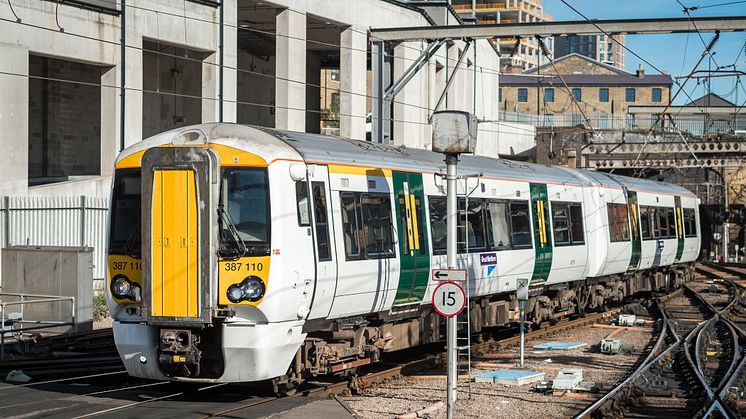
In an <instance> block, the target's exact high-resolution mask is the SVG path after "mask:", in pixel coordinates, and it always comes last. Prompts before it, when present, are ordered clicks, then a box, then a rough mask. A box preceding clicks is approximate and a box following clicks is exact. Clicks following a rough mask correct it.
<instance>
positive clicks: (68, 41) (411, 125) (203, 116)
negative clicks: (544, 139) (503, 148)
mask: <svg viewBox="0 0 746 419" xmlns="http://www.w3.org/2000/svg"><path fill="white" fill-rule="evenodd" d="M222 1H223V5H222V7H223V10H222V13H223V15H224V24H223V25H222V26H221V25H220V16H221V5H220V2H218V1H211V0H186V1H184V0H178V1H177V0H147V1H146V0H127V1H126V9H125V11H126V13H125V16H124V18H123V16H122V10H120V9H119V8H120V5H121V4H122V2H121V1H115V0H68V1H65V2H57V1H52V0H13V1H12V2H10V4H9V5H8V6H10V7H0V33H2V34H3V37H2V39H0V54H1V56H2V57H3V59H2V60H0V99H1V100H0V133H2V134H0V143H2V146H3V149H4V150H5V152H4V153H3V155H2V156H1V157H0V167H2V169H0V170H1V172H0V173H2V177H1V179H2V180H0V195H27V194H29V195H76V196H77V195H87V196H107V195H108V192H109V183H110V176H111V173H112V166H113V161H114V159H115V157H116V154H117V152H118V151H119V149H120V147H121V146H130V145H132V144H135V143H136V142H138V141H141V140H142V139H143V138H146V137H147V136H149V135H152V134H154V133H157V132H160V131H163V130H167V129H171V128H175V127H179V126H184V125H189V124H195V123H201V122H210V121H218V120H220V119H221V114H222V120H223V121H225V122H239V123H247V124H256V125H261V126H266V127H275V128H279V129H287V130H296V131H306V132H320V131H321V127H322V124H321V120H322V115H324V111H323V109H322V102H323V101H324V100H325V96H324V95H322V92H321V89H322V86H323V83H325V81H323V82H322V77H324V75H325V74H327V73H328V74H332V71H333V72H334V74H335V78H337V79H338V80H334V82H335V83H337V82H338V85H339V87H338V89H336V91H337V92H338V98H335V99H332V97H331V93H330V97H329V100H328V102H329V103H330V104H331V102H332V101H333V100H335V101H338V105H335V106H338V109H339V111H338V126H339V128H338V129H339V135H340V136H344V137H350V138H355V139H361V140H363V139H365V138H366V133H367V131H368V128H367V127H366V125H367V124H366V116H367V114H368V109H369V108H370V105H369V104H370V100H371V87H370V83H369V82H368V80H369V77H368V73H369V71H370V69H371V64H370V61H371V57H370V55H371V47H370V39H369V34H368V29H369V28H384V27H399V26H428V25H433V24H438V23H441V24H448V23H450V24H454V23H455V22H459V18H458V16H457V15H456V13H455V12H454V11H453V10H452V9H451V8H450V7H448V6H447V3H445V2H441V3H443V4H439V3H438V2H429V5H428V7H416V6H413V5H410V4H407V3H400V2H397V1H393V0H356V1H355V3H354V7H350V3H349V2H347V1H344V0H328V1H321V2H315V1H306V0H273V1H272V2H267V1H263V0H222ZM521 4H525V5H528V4H531V3H530V2H521ZM521 7H528V6H521ZM521 15H523V12H521ZM123 21H124V29H125V30H124V32H125V45H126V46H125V48H124V50H125V54H124V56H122V54H121V42H120V29H121V27H122V22H123ZM221 37H222V38H223V39H224V42H223V44H222V45H221ZM426 45H427V43H426V42H424V41H422V42H406V43H402V44H398V45H392V46H391V48H390V50H389V51H387V55H386V63H387V65H388V67H387V70H386V71H387V72H388V73H389V74H390V75H391V79H392V80H393V81H395V80H396V79H397V78H398V77H399V76H400V75H401V74H402V73H404V71H405V70H406V69H407V68H408V67H409V66H410V65H411V63H412V62H413V61H414V60H415V59H416V58H417V57H418V56H419V55H420V53H421V52H422V51H423V50H424V49H425V47H426ZM464 49H465V44H464V42H462V41H453V42H448V43H447V44H446V45H444V47H442V48H441V49H440V50H439V51H438V52H437V53H436V54H435V56H433V57H432V58H431V59H430V60H429V62H428V63H427V65H426V66H424V67H423V68H422V69H421V70H420V71H419V72H418V73H417V75H416V76H415V77H414V78H413V79H412V80H411V81H410V82H409V83H408V84H407V85H406V86H405V87H404V89H403V90H402V91H401V92H399V94H398V95H397V96H396V98H395V101H394V103H393V105H392V108H393V109H392V112H393V114H392V120H393V129H392V133H391V135H390V137H389V138H390V142H392V143H393V144H397V145H406V146H407V147H419V148H427V147H430V141H431V140H430V134H431V133H430V125H429V123H428V117H429V115H430V114H431V113H432V111H433V108H434V106H435V103H436V102H437V100H438V99H439V97H440V94H441V92H442V91H443V89H444V87H445V84H446V80H447V79H448V78H449V77H451V76H453V73H454V72H453V67H454V65H455V63H456V61H457V59H458V56H459V55H460V53H461V52H462V51H464ZM221 56H222V66H221V65H220V63H221ZM499 65H500V58H499V56H498V54H497V53H496V51H495V48H494V46H493V45H491V44H490V43H489V42H488V41H486V40H482V41H477V42H476V43H475V46H474V47H473V48H471V49H470V50H469V54H468V57H467V59H466V60H465V62H464V65H463V68H461V69H460V70H459V72H458V73H456V75H455V79H454V82H453V83H452V85H451V88H450V90H449V91H448V94H447V99H446V101H445V104H444V106H442V107H441V109H444V108H448V109H455V110H467V111H470V112H473V113H475V114H476V115H477V116H478V117H479V118H480V119H482V120H485V121H496V120H497V119H498V118H497V109H498V106H497V105H498V103H497V96H498V95H497V86H498V71H499ZM221 72H222V78H221ZM122 75H123V76H124V80H123V79H122ZM330 77H331V76H330ZM123 81H124V87H123V89H121V90H120V88H121V87H122V82H123ZM329 83H331V81H329ZM325 90H327V89H325ZM122 93H123V102H121V103H123V104H124V106H123V107H122V106H121V105H120V99H122V95H121V94H122ZM322 96H324V99H322ZM531 129H532V127H528V128H523V129H522V130H509V131H508V132H509V133H508V134H506V131H502V132H501V131H500V126H499V125H498V124H495V123H494V122H489V123H485V124H481V125H480V129H479V135H480V138H479V146H478V147H479V150H478V152H479V153H480V154H483V155H489V156H495V157H496V156H497V155H498V150H499V149H500V143H501V141H502V142H504V143H511V144H512V143H516V144H527V146H526V148H528V147H530V146H531V144H532V143H533V134H529V133H528V131H530V130H531ZM121 132H123V133H124V136H123V137H120V133H121ZM519 133H520V134H519Z"/></svg>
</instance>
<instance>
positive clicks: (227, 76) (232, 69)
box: [222, 0, 238, 122]
mask: <svg viewBox="0 0 746 419" xmlns="http://www.w3.org/2000/svg"><path fill="white" fill-rule="evenodd" d="M222 2H223V7H224V8H225V9H224V19H225V26H224V29H223V36H224V40H225V41H224V43H225V46H224V48H223V64H224V66H225V69H224V70H223V95H224V101H223V122H236V117H237V114H238V109H237V108H238V106H237V104H236V100H237V92H238V72H237V71H236V68H238V29H237V26H238V5H237V4H236V3H237V0H222Z"/></svg>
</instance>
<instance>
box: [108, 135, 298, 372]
mask: <svg viewBox="0 0 746 419" xmlns="http://www.w3.org/2000/svg"><path fill="white" fill-rule="evenodd" d="M216 130H217V131H219V132H215V131H216ZM244 130H245V128H244ZM244 132H245V131H244ZM255 136H258V141H257V142H256V143H252V142H250V141H248V140H246V139H245V138H242V137H241V129H240V128H239V127H237V126H231V125H203V126H199V127H196V128H193V129H183V130H176V131H170V132H166V133H163V134H160V135H157V136H155V137H153V138H150V139H148V140H145V141H143V142H141V143H139V144H137V145H135V146H133V147H130V148H129V149H127V150H125V151H124V152H122V153H121V155H120V156H119V158H118V159H117V162H116V171H115V176H114V180H113V186H112V200H111V208H110V210H111V211H110V229H109V235H110V236H109V249H108V271H109V278H108V279H109V282H108V284H109V286H108V290H109V295H108V297H109V309H110V311H111V313H112V317H113V319H114V325H113V329H114V336H115V341H116V346H117V349H118V350H119V353H120V355H121V357H122V360H123V362H124V364H125V367H126V368H127V371H128V372H129V373H130V374H131V375H133V376H138V377H146V378H154V379H171V380H185V381H186V380H198V381H208V382H210V381H219V382H236V381H256V380H263V379H268V378H273V377H278V376H281V375H283V374H284V373H285V372H286V371H287V369H288V365H289V364H290V363H291V361H292V359H293V357H294V355H295V353H296V352H297V350H298V347H299V346H300V344H301V343H302V342H303V339H304V337H305V335H304V334H303V333H302V330H301V329H302V320H301V319H302V318H303V315H304V314H306V313H305V312H304V311H303V310H302V307H303V305H304V301H303V299H304V292H306V294H307V290H304V289H303V288H302V287H299V284H298V283H297V282H294V281H293V279H292V278H291V277H289V276H288V273H287V271H285V272H283V270H281V269H279V268H278V269H274V266H273V263H272V262H273V259H279V258H282V257H283V256H285V257H294V258H295V259H297V260H298V263H302V257H300V258H299V257H298V256H297V255H296V256H291V255H281V254H280V250H279V246H277V247H275V248H274V249H273V248H271V246H270V234H271V228H270V225H271V223H270V189H269V180H268V179H269V170H270V169H268V166H269V164H268V162H269V161H271V160H272V159H278V158H279V159H282V160H283V161H278V162H276V163H275V164H274V165H273V167H272V169H271V170H274V171H276V172H277V173H282V174H283V176H277V180H273V186H274V187H275V188H276V189H275V190H277V191H282V190H283V189H285V190H287V189H286V188H292V187H293V181H292V180H291V179H290V177H289V176H288V175H287V173H288V166H289V165H291V164H292V160H294V159H297V158H299V156H298V155H297V153H295V152H294V151H293V150H292V149H291V148H290V147H287V146H283V144H282V143H280V142H278V141H276V140H275V141H272V140H271V138H270V136H269V135H266V137H267V138H264V140H265V141H262V140H263V138H262V135H261V133H259V134H255ZM211 137H218V138H220V140H217V141H212V140H209V141H208V138H211ZM261 143H263V144H261ZM247 147H248V148H254V149H256V150H261V152H259V153H257V152H256V151H255V152H254V153H249V152H247V151H245V150H246V149H247ZM285 160H286V161H285ZM284 182H287V185H283V183H284ZM275 199H276V200H277V201H278V204H280V205H278V207H277V209H273V211H275V214H273V215H275V216H278V217H282V216H283V214H282V211H283V210H282V197H281V196H278V197H276V198H275ZM291 209H292V207H291ZM276 244H277V245H281V244H282V243H276ZM273 254H274V256H273ZM279 263H280V262H278V266H280V265H279ZM284 265H285V266H286V267H287V268H288V269H290V270H291V271H292V270H293V269H296V270H297V269H300V268H299V267H297V266H293V263H291V262H286V263H284ZM272 271H277V272H276V273H275V275H274V276H275V277H278V278H277V279H274V278H273V277H272V276H271V274H270V272H272ZM281 277H284V278H281ZM296 278H297V277H296ZM295 281H297V279H296V280H295ZM268 295H272V296H273V297H274V299H273V301H284V303H283V304H272V303H269V302H268V303H266V304H263V305H262V308H261V309H260V308H259V306H260V305H261V304H262V302H263V301H264V300H266V299H267V298H268V297H267V296H268ZM299 308H301V309H300V311H299Z"/></svg>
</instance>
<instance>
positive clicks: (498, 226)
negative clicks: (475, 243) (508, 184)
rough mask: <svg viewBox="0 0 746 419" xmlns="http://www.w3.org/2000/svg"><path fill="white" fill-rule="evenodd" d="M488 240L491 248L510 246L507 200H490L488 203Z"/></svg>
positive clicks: (499, 248) (497, 248)
mask: <svg viewBox="0 0 746 419" xmlns="http://www.w3.org/2000/svg"><path fill="white" fill-rule="evenodd" d="M485 209H486V211H487V213H486V224H487V230H488V233H487V241H488V245H489V248H490V249H491V250H501V249H507V248H510V241H511V240H510V224H508V204H507V202H499V201H488V202H487V204H486V208H485Z"/></svg>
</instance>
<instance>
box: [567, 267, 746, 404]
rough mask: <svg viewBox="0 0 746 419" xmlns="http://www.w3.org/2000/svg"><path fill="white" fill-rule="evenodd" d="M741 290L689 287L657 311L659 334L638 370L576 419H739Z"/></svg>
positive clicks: (744, 372)
mask: <svg viewBox="0 0 746 419" xmlns="http://www.w3.org/2000/svg"><path fill="white" fill-rule="evenodd" d="M742 294H743V291H742V289H741V288H740V287H739V286H738V285H736V284H735V283H734V282H732V281H730V280H721V282H719V283H711V284H707V283H702V282H699V283H690V284H687V285H686V287H685V288H684V289H682V290H681V292H680V293H678V295H674V296H673V297H672V298H670V299H669V300H668V301H667V302H666V303H665V304H661V305H660V307H661V309H662V313H663V318H664V320H663V321H664V328H663V329H662V332H661V333H660V334H659V336H658V339H657V342H656V344H655V345H654V346H653V348H652V349H651V351H650V352H649V354H648V357H647V358H646V359H645V360H644V361H643V362H642V363H641V365H640V366H639V367H638V368H637V369H636V370H635V371H634V372H633V373H632V374H631V375H630V376H629V377H627V378H626V379H625V380H624V381H623V382H621V383H620V384H619V385H618V386H616V387H615V388H614V389H612V390H611V391H610V392H608V393H607V394H606V395H605V396H604V397H603V398H601V399H599V400H598V401H596V402H595V403H593V404H592V405H591V406H589V407H588V408H587V409H585V410H584V411H583V412H581V413H580V414H578V415H577V416H576V417H577V418H590V417H625V418H653V417H667V418H668V417H681V418H693V417H737V416H736V414H738V415H739V416H738V417H741V416H742V415H743V413H746V412H741V411H739V407H740V408H741V410H746V409H743V407H742V406H743V403H741V398H742V396H743V395H742V391H741V390H740V389H741V388H743V387H742V385H743V384H746V369H744V364H745V363H746V359H745V358H746V357H743V356H742V347H743V345H744V343H746V339H745V338H746V335H745V334H744V329H742V328H741V324H739V323H738V322H736V321H733V320H732V319H731V318H732V317H733V318H736V319H737V320H740V321H741V323H742V324H746V316H744V314H746V311H745V310H744V306H743V305H742V303H743V297H742Z"/></svg>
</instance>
